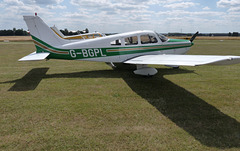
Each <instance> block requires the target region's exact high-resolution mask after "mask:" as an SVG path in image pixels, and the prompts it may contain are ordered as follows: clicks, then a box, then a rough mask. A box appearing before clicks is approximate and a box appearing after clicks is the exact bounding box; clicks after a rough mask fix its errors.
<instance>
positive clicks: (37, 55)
mask: <svg viewBox="0 0 240 151" xmlns="http://www.w3.org/2000/svg"><path fill="white" fill-rule="evenodd" d="M49 54H50V53H47V52H44V53H36V52H33V53H31V54H29V55H27V56H25V57H23V58H21V59H19V60H18V61H39V60H44V59H46V58H47V56H48V55H49Z"/></svg>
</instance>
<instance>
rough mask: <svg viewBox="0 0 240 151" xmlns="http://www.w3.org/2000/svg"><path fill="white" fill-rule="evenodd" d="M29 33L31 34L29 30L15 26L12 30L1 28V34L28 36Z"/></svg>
mask: <svg viewBox="0 0 240 151" xmlns="http://www.w3.org/2000/svg"><path fill="white" fill-rule="evenodd" d="M27 35H29V34H28V32H27V31H25V30H23V29H16V28H13V29H12V30H11V29H8V30H6V29H4V30H0V36H27Z"/></svg>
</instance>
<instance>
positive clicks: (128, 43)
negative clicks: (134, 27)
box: [125, 36, 138, 45]
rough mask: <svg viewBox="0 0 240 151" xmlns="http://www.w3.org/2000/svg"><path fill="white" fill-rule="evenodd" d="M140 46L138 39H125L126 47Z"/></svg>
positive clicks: (135, 37)
mask: <svg viewBox="0 0 240 151" xmlns="http://www.w3.org/2000/svg"><path fill="white" fill-rule="evenodd" d="M137 44H138V37H137V36H133V37H127V38H125V45H137Z"/></svg>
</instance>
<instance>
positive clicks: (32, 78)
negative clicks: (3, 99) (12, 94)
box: [0, 68, 49, 91]
mask: <svg viewBox="0 0 240 151" xmlns="http://www.w3.org/2000/svg"><path fill="white" fill-rule="evenodd" d="M48 69H49V68H34V69H32V70H30V71H29V72H28V73H27V74H26V75H25V76H23V77H22V78H21V79H17V80H13V81H6V82H0V84H1V83H15V84H14V85H13V86H12V87H11V88H10V89H9V90H8V91H30V90H35V89H36V87H37V86H38V84H39V83H40V82H41V80H42V79H43V78H44V77H45V76H46V73H47V71H48Z"/></svg>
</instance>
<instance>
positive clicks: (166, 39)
mask: <svg viewBox="0 0 240 151" xmlns="http://www.w3.org/2000/svg"><path fill="white" fill-rule="evenodd" d="M157 35H158V37H159V39H160V40H161V41H162V42H166V41H168V38H167V37H166V36H164V35H162V34H159V33H157Z"/></svg>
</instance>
